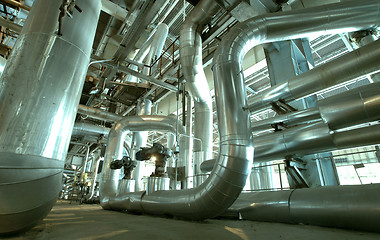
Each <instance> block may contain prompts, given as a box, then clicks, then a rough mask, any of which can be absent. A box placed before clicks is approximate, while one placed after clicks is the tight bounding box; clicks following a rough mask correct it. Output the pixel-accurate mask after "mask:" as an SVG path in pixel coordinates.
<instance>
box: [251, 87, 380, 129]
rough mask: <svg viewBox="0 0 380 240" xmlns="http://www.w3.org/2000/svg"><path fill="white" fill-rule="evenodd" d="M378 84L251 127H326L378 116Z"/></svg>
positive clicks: (379, 89)
mask: <svg viewBox="0 0 380 240" xmlns="http://www.w3.org/2000/svg"><path fill="white" fill-rule="evenodd" d="M379 92H380V83H374V84H369V85H366V86H362V87H359V88H355V89H352V90H349V91H347V92H343V93H340V94H337V95H334V96H332V97H329V98H326V99H323V100H320V101H318V107H314V108H309V109H305V110H300V111H297V112H292V113H288V114H284V115H280V116H278V117H274V118H269V119H266V120H263V121H258V122H253V123H252V125H254V126H253V127H252V128H251V130H252V131H253V132H257V131H260V130H266V129H270V128H271V124H278V123H283V124H285V125H286V126H291V125H301V124H303V123H307V122H309V123H310V122H315V121H320V120H321V119H322V120H323V121H324V122H325V123H326V124H328V126H329V128H330V130H338V129H342V128H345V127H349V126H353V125H356V124H361V123H366V122H371V121H376V120H379V119H380V98H379Z"/></svg>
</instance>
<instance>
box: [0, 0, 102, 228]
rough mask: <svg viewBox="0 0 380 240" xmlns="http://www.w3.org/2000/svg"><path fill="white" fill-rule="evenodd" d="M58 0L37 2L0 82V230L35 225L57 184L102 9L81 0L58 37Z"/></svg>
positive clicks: (54, 195)
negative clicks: (77, 8)
mask: <svg viewBox="0 0 380 240" xmlns="http://www.w3.org/2000/svg"><path fill="white" fill-rule="evenodd" d="M61 3H62V1H51V0H36V1H35V2H34V5H33V8H32V10H31V11H30V13H29V16H28V18H27V20H26V22H25V25H24V27H23V29H22V32H21V34H20V36H19V38H18V39H17V41H16V44H15V47H14V49H13V51H12V54H11V56H10V57H9V59H8V63H7V65H6V67H5V69H4V73H3V75H2V77H1V80H0V85H1V88H0V111H1V120H0V122H1V124H0V159H1V160H0V162H1V164H0V196H1V200H0V201H1V204H0V205H1V207H0V234H8V233H14V232H19V231H24V230H26V229H28V228H31V227H33V226H34V225H36V224H37V223H38V222H39V221H40V220H41V219H42V218H44V217H45V216H46V215H47V214H48V213H49V211H50V209H51V207H52V206H53V204H54V203H55V201H56V199H57V197H58V192H59V191H60V190H61V184H62V171H63V166H64V162H65V158H66V154H67V149H68V146H69V142H70V136H71V129H72V128H73V125H74V120H75V115H76V107H77V106H78V103H79V99H80V95H81V90H82V87H83V83H84V78H85V75H86V71H87V66H88V63H89V61H90V54H91V47H92V43H93V40H94V36H95V31H96V23H97V22H98V18H99V14H100V7H101V6H100V0H98V1H94V0H81V1H78V3H80V5H81V8H82V12H81V13H78V12H74V14H73V18H69V17H65V18H63V28H62V30H63V35H62V36H57V35H56V33H55V32H56V30H57V20H58V16H59V7H60V4H61ZM31 46H32V47H31ZM20 86H24V87H20Z"/></svg>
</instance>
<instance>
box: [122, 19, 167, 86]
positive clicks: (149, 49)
mask: <svg viewBox="0 0 380 240" xmlns="http://www.w3.org/2000/svg"><path fill="white" fill-rule="evenodd" d="M168 31H169V28H168V26H167V25H166V24H165V23H161V24H160V25H158V26H157V29H156V31H155V32H154V33H153V34H152V35H150V36H149V38H148V40H147V41H146V42H145V43H144V44H143V46H142V47H141V48H140V50H139V52H138V53H137V54H136V56H135V57H134V59H133V60H134V61H136V62H144V63H145V64H146V65H149V66H150V64H151V62H152V60H153V59H154V58H158V57H159V56H160V54H161V51H162V48H163V46H164V43H165V40H166V37H167V35H168ZM132 70H135V71H136V70H137V67H135V66H134V67H133V68H132ZM144 70H145V71H144V74H145V75H148V76H149V75H150V74H149V69H148V68H147V69H144ZM126 81H127V82H138V79H137V77H136V76H133V75H130V76H129V77H128V79H127V80H126Z"/></svg>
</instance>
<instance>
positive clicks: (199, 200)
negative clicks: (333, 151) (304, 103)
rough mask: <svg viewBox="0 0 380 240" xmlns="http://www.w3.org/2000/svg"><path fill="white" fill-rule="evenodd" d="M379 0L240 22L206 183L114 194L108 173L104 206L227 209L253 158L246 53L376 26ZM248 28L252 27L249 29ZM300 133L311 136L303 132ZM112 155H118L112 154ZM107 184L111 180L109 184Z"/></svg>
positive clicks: (221, 73) (223, 77) (228, 50)
mask: <svg viewBox="0 0 380 240" xmlns="http://www.w3.org/2000/svg"><path fill="white" fill-rule="evenodd" d="M201 3H202V2H201ZM379 4H380V1H369V0H366V1H361V2H360V3H357V2H353V1H350V2H345V3H342V4H336V5H330V6H323V7H319V8H314V9H308V10H302V11H296V12H293V11H292V12H286V13H276V14H272V15H267V16H264V17H258V18H254V19H251V20H248V21H246V22H243V23H241V24H239V25H237V26H235V27H234V28H233V29H231V31H230V32H229V33H228V34H227V35H226V36H225V37H224V39H223V41H222V42H221V43H220V45H219V47H218V49H217V50H216V53H215V56H214V63H213V72H214V82H215V91H216V94H215V99H216V103H217V114H218V121H219V134H220V150H219V158H218V160H217V162H216V164H215V167H214V169H213V171H212V172H211V176H210V177H209V178H208V179H207V180H206V181H205V182H204V183H203V184H202V185H200V186H199V187H197V188H193V189H187V190H182V191H158V192H154V193H152V194H151V195H144V192H136V193H133V194H127V195H123V196H118V197H114V195H113V194H114V190H112V189H113V188H114V186H113V184H112V182H113V181H110V179H112V176H107V175H106V178H105V179H106V181H105V182H104V183H103V186H104V193H105V194H104V195H103V197H102V206H103V208H105V209H115V210H116V209H120V210H121V209H124V210H129V211H138V212H146V213H150V214H161V215H174V216H181V217H184V218H189V219H202V218H209V217H213V216H217V215H219V214H220V213H222V212H224V211H225V210H226V209H227V208H228V207H229V206H230V205H231V204H232V203H233V202H234V201H235V199H236V198H237V196H238V195H239V194H240V192H241V190H242V188H243V187H244V185H245V182H246V179H247V176H248V174H249V171H250V169H251V164H252V161H253V146H252V141H251V134H250V132H249V131H247V130H248V129H250V120H249V113H248V111H245V110H244V109H246V108H247V97H246V93H245V85H244V80H243V75H242V72H243V71H242V68H241V61H242V59H243V57H244V54H245V53H246V52H247V51H248V50H249V49H250V48H252V47H254V46H255V45H257V44H261V43H264V42H269V41H273V40H285V39H290V38H299V37H301V36H304V35H305V34H308V33H312V32H325V33H328V32H329V31H331V30H337V29H341V30H342V29H343V28H348V27H350V28H351V27H352V28H353V29H362V28H371V27H376V24H377V20H378V19H377V18H378V11H377V9H378V6H379ZM326 13H327V14H326ZM364 15H365V16H364ZM342 20H344V21H342ZM300 23H302V24H300ZM248 29H249V30H250V31H247V30H248ZM342 31H343V30H342ZM344 31H347V29H345V30H344ZM289 33H290V35H289ZM117 127H118V126H116V128H117ZM120 127H121V126H120ZM321 128H322V130H326V131H327V134H328V133H329V131H328V128H327V126H325V125H323V126H321ZM317 130H318V126H312V129H311V131H313V134H314V133H316V134H317V135H320V138H322V139H325V138H326V139H328V140H329V141H330V142H331V141H332V139H331V136H329V135H326V134H325V132H323V131H322V132H321V133H319V132H317ZM111 133H112V130H111ZM312 136H313V135H311V136H310V137H309V139H306V140H308V141H307V142H306V143H307V146H308V147H312V146H311V144H312V143H313V139H314V138H313V137H312ZM299 139H302V140H303V141H304V140H305V139H304V137H303V136H301V137H299ZM112 145H113V144H112ZM112 145H110V146H112ZM330 145H331V144H329V146H330ZM110 146H109V148H110ZM288 147H293V148H294V149H296V150H297V151H299V149H301V147H300V146H299V145H297V144H293V145H292V143H286V145H285V149H286V148H288ZM318 147H320V146H318ZM114 150H117V149H112V148H110V150H107V152H108V151H109V153H114V152H119V151H114ZM108 158H111V159H112V157H111V154H110V157H108ZM107 162H108V161H107ZM106 166H107V164H106ZM106 168H107V167H106ZM106 186H109V188H108V190H107V188H105V187H106Z"/></svg>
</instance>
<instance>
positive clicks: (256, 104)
mask: <svg viewBox="0 0 380 240" xmlns="http://www.w3.org/2000/svg"><path fill="white" fill-rule="evenodd" d="M374 3H378V2H377V1H373V2H372V4H374ZM372 4H371V5H372ZM367 5H368V4H367ZM365 6H366V5H363V8H365ZM374 7H375V6H374ZM375 9H376V8H375ZM358 10H359V9H358ZM359 16H360V15H359ZM369 16H372V14H369ZM356 18H358V16H356ZM363 19H364V18H363ZM358 21H359V20H358ZM347 22H348V23H350V22H351V21H347ZM363 26H364V25H363ZM368 27H371V26H368ZM372 27H375V26H372ZM379 65H380V40H378V41H376V42H373V43H371V44H368V45H366V46H363V47H361V48H359V49H356V50H354V51H352V52H350V53H347V54H345V55H343V56H342V57H339V58H337V59H335V60H333V61H331V62H328V63H326V64H324V65H322V66H319V67H316V68H314V69H311V70H310V71H307V72H305V73H302V74H300V75H297V76H295V77H293V78H291V79H289V80H288V81H286V82H284V83H281V84H277V85H275V86H273V87H270V88H268V89H266V90H264V91H262V92H260V93H259V94H258V95H255V96H253V97H252V99H251V100H250V105H249V106H248V108H249V110H250V111H251V112H257V111H259V110H262V109H264V108H265V107H267V106H269V104H270V103H272V102H276V101H278V100H280V99H281V100H285V101H291V100H295V99H298V98H302V97H305V96H307V95H310V94H313V93H316V92H318V91H321V90H323V89H325V88H329V87H332V86H334V85H337V84H340V83H344V82H346V81H349V80H352V79H355V78H358V77H361V76H364V75H368V74H371V73H373V72H375V71H378V70H379Z"/></svg>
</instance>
